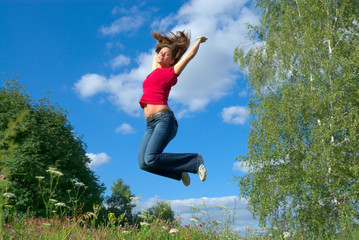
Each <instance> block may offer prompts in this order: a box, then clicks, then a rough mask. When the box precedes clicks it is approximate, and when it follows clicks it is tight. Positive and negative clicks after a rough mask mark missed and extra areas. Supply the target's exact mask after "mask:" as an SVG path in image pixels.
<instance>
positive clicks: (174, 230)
mask: <svg viewBox="0 0 359 240" xmlns="http://www.w3.org/2000/svg"><path fill="white" fill-rule="evenodd" d="M177 232H179V230H178V229H175V228H172V229H171V230H170V231H169V233H170V234H174V233H177Z"/></svg>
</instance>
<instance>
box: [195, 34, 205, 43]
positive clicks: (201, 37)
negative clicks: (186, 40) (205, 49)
mask: <svg viewBox="0 0 359 240" xmlns="http://www.w3.org/2000/svg"><path fill="white" fill-rule="evenodd" d="M207 39H208V38H207V37H204V36H199V37H198V38H197V40H199V42H200V43H204V42H205V41H207Z"/></svg>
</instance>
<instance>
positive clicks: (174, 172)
mask: <svg viewBox="0 0 359 240" xmlns="http://www.w3.org/2000/svg"><path fill="white" fill-rule="evenodd" d="M177 129H178V123H177V120H176V118H175V116H174V114H173V113H172V112H171V113H168V114H166V115H163V116H161V117H159V118H157V119H155V120H153V121H152V122H149V123H147V128H146V131H145V134H144V136H143V138H142V142H141V146H140V149H139V152H138V166H139V167H140V168H141V169H142V170H145V171H148V172H150V173H154V174H157V175H160V176H164V177H168V178H172V179H176V180H181V173H182V172H190V173H197V169H198V165H199V155H198V154H197V153H163V150H164V149H165V148H166V146H167V144H168V143H169V142H170V141H171V140H172V139H173V138H174V137H175V136H176V134H177Z"/></svg>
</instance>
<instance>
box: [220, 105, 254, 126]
mask: <svg viewBox="0 0 359 240" xmlns="http://www.w3.org/2000/svg"><path fill="white" fill-rule="evenodd" d="M221 115H222V118H223V120H224V121H225V122H226V123H231V124H244V123H245V122H246V120H247V119H248V117H249V111H248V109H247V108H246V107H242V106H232V107H228V108H224V109H223V110H222V113H221Z"/></svg>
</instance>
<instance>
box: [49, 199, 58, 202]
mask: <svg viewBox="0 0 359 240" xmlns="http://www.w3.org/2000/svg"><path fill="white" fill-rule="evenodd" d="M49 202H52V203H57V200H56V199H49Z"/></svg>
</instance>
